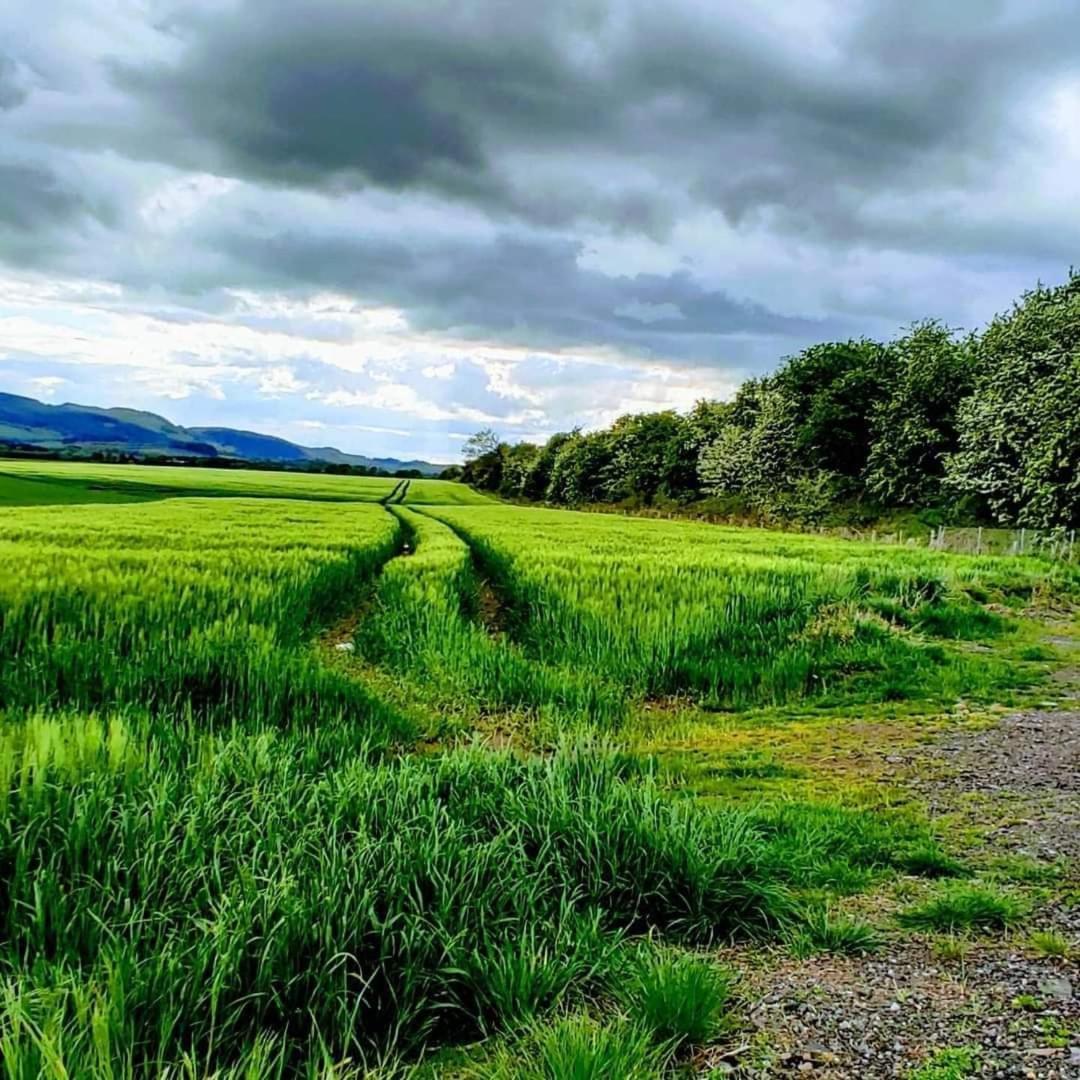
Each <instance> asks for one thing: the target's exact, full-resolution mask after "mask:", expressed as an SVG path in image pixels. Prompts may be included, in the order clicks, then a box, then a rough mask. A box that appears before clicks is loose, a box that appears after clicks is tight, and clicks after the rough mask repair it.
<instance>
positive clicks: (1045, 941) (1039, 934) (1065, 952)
mask: <svg viewBox="0 0 1080 1080" xmlns="http://www.w3.org/2000/svg"><path fill="white" fill-rule="evenodd" d="M1028 944H1029V945H1030V946H1031V947H1032V948H1033V949H1034V950H1035V952H1037V953H1038V954H1039V956H1053V957H1060V958H1061V959H1068V957H1069V955H1070V953H1071V952H1072V949H1071V948H1070V946H1069V939H1068V938H1067V937H1065V935H1064V934H1059V933H1058V932H1057V931H1056V930H1037V931H1036V932H1035V933H1033V934H1032V935H1031V936H1030V937H1029V938H1028Z"/></svg>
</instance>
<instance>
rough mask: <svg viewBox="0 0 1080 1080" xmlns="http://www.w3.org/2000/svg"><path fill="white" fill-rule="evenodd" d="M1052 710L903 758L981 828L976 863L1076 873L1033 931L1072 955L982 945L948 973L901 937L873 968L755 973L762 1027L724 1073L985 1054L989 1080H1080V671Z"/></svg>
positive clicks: (938, 798) (831, 1075) (720, 1069)
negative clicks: (940, 1052) (1018, 863)
mask: <svg viewBox="0 0 1080 1080" xmlns="http://www.w3.org/2000/svg"><path fill="white" fill-rule="evenodd" d="M1055 681H1056V683H1057V686H1056V687H1055V690H1054V696H1055V699H1056V701H1057V704H1056V705H1055V706H1054V707H1052V708H1050V707H1047V708H1040V709H1034V710H1018V711H1016V712H1012V713H1008V714H1004V715H1003V716H1002V717H1001V719H1000V721H999V722H997V723H995V724H993V725H992V726H989V727H985V728H981V729H973V728H970V727H969V728H965V729H964V730H961V731H954V732H951V733H949V734H946V735H945V736H943V737H941V738H940V739H938V740H936V741H935V742H933V743H930V744H928V745H922V746H919V747H916V748H914V749H911V750H905V751H903V752H902V753H899V754H891V755H890V756H889V758H888V760H889V761H890V763H892V764H894V765H895V768H896V774H895V775H899V776H900V777H901V781H902V782H903V783H905V784H906V785H907V786H908V787H909V788H910V789H911V790H912V792H913V793H914V794H915V795H917V796H918V798H919V799H920V800H922V801H924V802H925V803H926V804H927V805H928V807H929V808H930V810H931V812H932V813H934V814H950V815H952V816H953V818H954V820H956V819H957V818H958V819H959V820H960V821H961V822H962V823H964V824H970V825H972V826H975V827H977V828H979V830H980V831H981V832H982V834H983V835H984V836H985V848H984V849H982V850H980V851H978V852H973V853H972V856H971V857H972V860H973V861H976V862H977V861H979V860H980V859H989V858H992V857H998V858H1000V857H1002V856H1024V857H1027V858H1031V859H1038V860H1041V861H1056V862H1058V863H1059V865H1064V866H1065V868H1066V869H1065V878H1066V880H1065V885H1064V888H1063V889H1061V890H1059V892H1060V894H1061V898H1059V899H1058V900H1055V901H1054V902H1052V903H1049V904H1047V905H1044V906H1043V907H1042V908H1041V909H1040V910H1038V911H1037V912H1036V914H1035V915H1034V916H1033V918H1032V920H1031V923H1030V927H1029V929H1030V928H1039V929H1053V930H1054V931H1056V932H1057V933H1059V934H1063V935H1064V936H1065V937H1066V938H1067V939H1069V940H1070V942H1071V944H1072V946H1073V949H1072V958H1070V959H1062V958H1055V957H1040V956H1037V955H1036V954H1035V953H1034V951H1033V950H1031V949H1030V948H1027V947H1026V945H1025V940H1026V936H1025V934H1018V935H1016V936H1015V937H1014V938H1012V939H1006V940H1002V939H993V938H982V939H978V940H976V941H973V942H972V943H971V945H970V948H969V951H968V952H967V954H966V955H965V956H964V957H963V958H962V959H954V960H943V959H940V958H939V957H938V956H937V955H936V954H935V953H934V951H933V948H932V943H931V941H930V940H929V939H921V938H919V937H917V936H916V937H907V938H897V939H896V940H895V941H893V942H892V943H891V944H889V945H888V946H886V948H885V949H883V950H882V951H881V952H879V953H877V954H874V955H871V956H866V957H829V956H815V957H811V958H809V959H806V960H795V959H792V958H791V957H790V956H788V955H786V954H784V953H781V952H779V951H778V952H777V953H776V954H774V955H773V956H772V957H771V958H770V959H768V960H767V961H766V962H765V963H764V964H759V965H758V967H757V968H756V969H755V968H754V967H753V966H752V965H751V964H750V957H749V956H745V957H739V956H738V955H737V956H736V957H735V960H736V962H739V961H740V960H741V961H742V962H741V963H739V966H740V967H742V968H743V969H744V970H745V971H747V972H748V974H747V975H746V992H747V994H748V996H749V998H750V999H751V1001H752V1002H753V1004H752V1006H751V1011H750V1019H751V1022H752V1024H753V1027H754V1028H755V1029H756V1035H755V1034H753V1033H751V1035H750V1036H748V1037H746V1038H745V1039H744V1042H745V1043H746V1044H747V1045H746V1047H744V1048H742V1052H741V1053H740V1054H737V1055H735V1054H731V1055H729V1056H728V1057H722V1056H721V1055H720V1052H717V1054H716V1055H715V1056H714V1057H713V1058H712V1059H711V1060H708V1061H706V1062H704V1063H703V1064H704V1065H705V1066H706V1069H705V1071H706V1074H708V1070H709V1068H713V1069H715V1070H716V1073H715V1075H724V1074H730V1075H732V1076H737V1077H747V1078H749V1077H754V1078H759V1077H760V1078H765V1077H793V1076H811V1077H818V1078H820V1080H840V1078H847V1077H858V1078H861V1080H877V1078H896V1077H908V1076H910V1075H911V1073H912V1071H913V1070H914V1069H916V1068H917V1067H918V1066H919V1064H920V1063H922V1062H923V1061H925V1060H926V1058H927V1056H928V1055H929V1054H931V1053H932V1052H934V1051H935V1050H937V1049H942V1048H946V1047H960V1046H971V1047H978V1048H979V1072H978V1073H977V1075H978V1076H981V1077H1031V1078H1035V1080H1080V964H1078V963H1077V960H1076V957H1077V956H1078V955H1080V908H1078V905H1077V902H1076V898H1077V897H1078V896H1080V706H1077V707H1076V708H1072V707H1071V706H1072V702H1073V701H1080V668H1072V669H1068V670H1065V671H1061V672H1059V673H1058V674H1057V676H1056V678H1055Z"/></svg>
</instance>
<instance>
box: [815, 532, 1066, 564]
mask: <svg viewBox="0 0 1080 1080" xmlns="http://www.w3.org/2000/svg"><path fill="white" fill-rule="evenodd" d="M826 531H828V532H831V533H834V534H839V535H841V536H844V537H847V538H849V539H852V540H871V541H875V542H877V543H885V544H904V545H906V546H908V547H916V546H917V547H929V548H932V549H933V550H935V551H951V552H954V553H955V554H958V555H1031V556H1037V557H1040V558H1044V559H1058V560H1061V561H1062V562H1077V561H1080V544H1078V543H1077V537H1076V529H1027V528H1021V529H996V528H987V527H983V526H971V527H964V528H961V527H959V526H952V525H950V526H946V525H939V526H938V527H937V528H934V529H927V530H925V531H923V530H920V531H917V532H912V531H910V530H909V531H905V530H904V529H897V530H895V531H887V530H878V529H872V530H862V529H845V528H841V529H829V530H826Z"/></svg>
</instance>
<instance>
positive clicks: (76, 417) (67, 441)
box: [0, 393, 446, 476]
mask: <svg viewBox="0 0 1080 1080" xmlns="http://www.w3.org/2000/svg"><path fill="white" fill-rule="evenodd" d="M5 446H6V447H8V448H20V449H34V450H43V451H52V452H58V453H63V454H65V455H68V454H70V455H73V456H75V455H78V456H84V455H89V454H95V453H104V454H127V455H131V456H133V457H178V458H221V459H222V460H223V461H251V462H269V463H273V464H276V465H283V466H293V467H296V468H302V467H303V466H304V465H305V464H314V463H324V464H327V465H348V466H351V467H354V468H364V469H382V470H384V471H386V472H391V473H392V472H398V471H401V470H407V469H412V470H416V471H417V472H421V473H424V474H425V475H429V476H434V475H436V474H438V473H440V472H442V470H443V469H444V468H445V467H446V466H444V465H434V464H432V463H431V462H430V461H400V460H398V459H397V458H371V457H364V456H362V455H359V454H346V453H343V452H342V451H341V450H335V449H334V448H333V447H332V446H317V447H312V446H298V445H297V444H296V443H291V442H289V441H288V440H287V439H278V438H276V437H275V436H273V435H260V434H259V433H258V432H255V431H237V430H235V429H233V428H220V427H193V428H185V427H180V425H179V424H173V423H171V422H170V421H168V420H166V419H165V418H164V417H163V416H157V415H156V414H155V413H149V412H139V411H138V410H137V409H98V408H94V407H93V406H90V405H71V404H65V405H46V404H45V403H44V402H42V401H35V400H34V399H33V398H28V397H20V396H19V395H18V394H4V393H0V450H2V449H4V448H5Z"/></svg>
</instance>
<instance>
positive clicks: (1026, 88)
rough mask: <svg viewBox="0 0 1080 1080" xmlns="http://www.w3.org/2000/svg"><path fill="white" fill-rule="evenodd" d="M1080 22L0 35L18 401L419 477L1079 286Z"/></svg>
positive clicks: (332, 4)
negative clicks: (808, 352)
mask: <svg viewBox="0 0 1080 1080" xmlns="http://www.w3.org/2000/svg"><path fill="white" fill-rule="evenodd" d="M1078 42H1080V5H1078V4H1077V3H1076V2H1075V0H952V2H950V3H941V2H940V0H757V2H752V0H750V2H748V0H669V2H668V3H666V4H657V3H655V2H653V0H545V2H544V3H542V4H530V3H527V2H525V0H304V2H303V3H300V2H297V0H32V2H29V3H16V2H15V0H0V390H7V391H11V392H15V393H23V394H29V395H32V396H35V397H39V398H43V399H46V400H50V401H55V402H59V401H78V402H83V403H87V404H96V405H121V404H122V405H129V406H135V407H140V408H148V409H152V410H154V411H157V412H161V413H164V414H165V415H167V416H169V417H170V418H172V419H174V420H177V421H178V422H180V423H190V424H195V423H202V424H229V425H233V426H239V427H248V428H252V429H255V430H260V431H267V432H271V433H274V434H279V435H283V436H285V437H287V438H292V439H294V440H297V441H301V442H308V443H318V444H327V443H331V444H335V445H338V446H340V447H342V448H343V449H347V450H353V451H357V452H371V453H387V454H395V455H397V456H402V455H407V456H411V455H412V454H419V455H423V456H427V457H429V458H431V459H433V460H452V459H453V458H454V457H456V456H457V453H458V450H459V447H460V444H461V441H462V438H463V436H464V435H466V434H468V433H469V432H471V431H474V430H475V429H477V428H478V427H481V426H487V425H490V426H493V427H495V428H496V429H497V430H498V431H500V432H501V433H502V434H503V435H504V436H506V437H509V438H518V437H522V436H532V437H543V436H546V435H547V434H550V433H551V432H553V431H555V430H559V429H565V428H567V427H569V426H572V425H574V424H581V425H584V426H586V427H590V426H596V425H599V424H602V423H606V422H608V421H609V420H611V419H612V418H614V417H615V416H617V415H619V414H620V413H622V412H626V411H629V410H640V409H652V408H663V407H678V408H683V407H686V406H689V405H691V404H692V403H693V401H694V400H695V399H696V398H698V397H701V396H726V395H727V394H729V393H730V392H731V390H732V388H733V387H734V386H735V385H737V383H738V382H739V380H740V379H742V378H744V377H745V376H746V375H748V374H751V373H754V372H760V371H764V370H768V369H770V368H771V367H773V366H775V364H776V362H777V360H778V359H779V358H780V357H781V356H783V355H784V354H786V353H790V352H792V351H794V350H797V349H798V348H800V347H801V346H803V345H805V344H807V343H810V342H812V341H815V340H821V339H825V338H835V337H847V336H850V335H859V334H869V335H874V336H887V335H890V334H892V333H893V332H895V331H896V330H897V329H898V328H900V327H901V326H903V325H904V324H906V323H908V322H910V321H911V320H913V319H915V318H917V317H921V316H926V315H933V316H937V317H940V318H942V319H945V320H946V321H947V322H949V323H950V324H951V325H954V326H964V327H974V326H977V325H979V324H980V323H981V322H984V321H985V320H986V319H987V318H988V317H990V316H991V315H992V314H993V313H994V312H995V311H996V310H1000V309H1002V308H1003V307H1006V306H1007V305H1008V304H1009V303H1010V302H1011V300H1012V298H1013V297H1015V296H1016V295H1017V294H1018V293H1019V292H1020V291H1021V290H1022V289H1024V288H1026V287H1028V286H1030V285H1032V284H1034V283H1035V282H1036V280H1039V279H1042V280H1045V281H1059V280H1061V279H1062V278H1063V277H1064V275H1065V273H1066V271H1067V268H1068V266H1069V265H1070V263H1072V262H1077V261H1080V198H1078V197H1077V195H1078V191H1077V177H1078V176H1080V45H1078Z"/></svg>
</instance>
